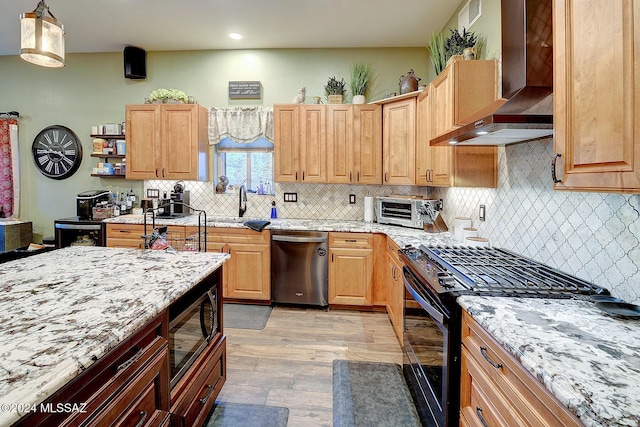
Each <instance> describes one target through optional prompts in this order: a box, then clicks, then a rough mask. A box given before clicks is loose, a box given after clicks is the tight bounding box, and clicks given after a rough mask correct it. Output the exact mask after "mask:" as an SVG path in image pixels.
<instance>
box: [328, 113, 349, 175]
mask: <svg viewBox="0 0 640 427" xmlns="http://www.w3.org/2000/svg"><path fill="white" fill-rule="evenodd" d="M326 109H327V182H329V183H331V184H350V183H351V182H353V181H354V180H355V178H356V177H355V176H353V175H354V172H353V163H354V159H353V142H354V139H353V122H354V120H353V119H354V117H353V106H352V105H346V104H341V105H327V107H326Z"/></svg>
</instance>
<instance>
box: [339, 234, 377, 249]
mask: <svg viewBox="0 0 640 427" xmlns="http://www.w3.org/2000/svg"><path fill="white" fill-rule="evenodd" d="M372 246H373V234H370V233H342V232H331V233H329V247H330V248H331V247H336V248H371V247H372Z"/></svg>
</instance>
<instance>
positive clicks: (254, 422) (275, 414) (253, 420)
mask: <svg viewBox="0 0 640 427" xmlns="http://www.w3.org/2000/svg"><path fill="white" fill-rule="evenodd" d="M288 421H289V409H288V408H282V407H279V406H265V405H250V404H244V403H230V402H219V403H216V406H214V407H213V412H212V413H211V416H210V417H209V420H208V422H207V423H206V424H205V426H206V427H223V426H224V427H240V426H251V427H286V425H287V423H288Z"/></svg>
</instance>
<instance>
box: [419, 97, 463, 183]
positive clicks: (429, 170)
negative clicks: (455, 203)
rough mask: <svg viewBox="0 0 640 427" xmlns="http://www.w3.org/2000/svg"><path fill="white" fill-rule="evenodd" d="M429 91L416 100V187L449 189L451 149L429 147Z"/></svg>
mask: <svg viewBox="0 0 640 427" xmlns="http://www.w3.org/2000/svg"><path fill="white" fill-rule="evenodd" d="M430 92H431V91H430V90H429V89H425V90H423V91H422V93H420V94H419V95H418V98H417V118H416V125H417V128H416V185H428V186H433V187H450V186H452V185H453V158H454V157H453V147H431V146H430V145H429V140H430V139H431V137H432V133H433V129H432V126H431V104H430V99H429V94H430Z"/></svg>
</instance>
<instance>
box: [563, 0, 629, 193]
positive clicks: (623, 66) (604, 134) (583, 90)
mask: <svg viewBox="0 0 640 427" xmlns="http://www.w3.org/2000/svg"><path fill="white" fill-rule="evenodd" d="M594 11H597V16H596V15H594ZM553 14H554V16H553V33H554V34H553V38H554V47H553V49H554V65H553V67H554V89H553V91H554V95H553V96H554V133H555V136H554V145H555V151H556V153H557V154H558V155H560V156H561V157H559V158H558V159H556V166H557V173H556V176H557V179H559V180H561V182H556V183H554V188H555V189H556V190H583V191H584V190H586V191H611V192H626V193H638V192H640V95H639V93H640V87H639V85H640V25H638V22H640V2H631V1H615V2H611V1H606V0H588V1H575V0H554V1H553Z"/></svg>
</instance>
